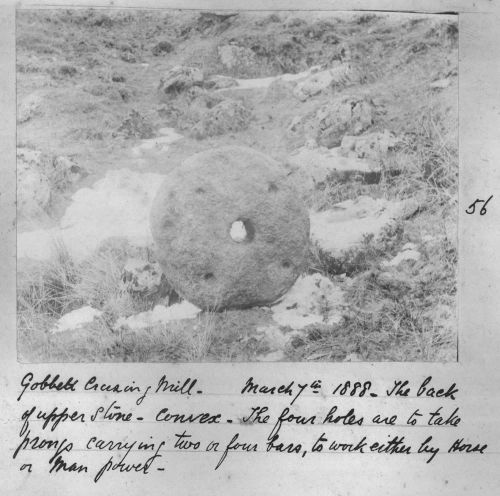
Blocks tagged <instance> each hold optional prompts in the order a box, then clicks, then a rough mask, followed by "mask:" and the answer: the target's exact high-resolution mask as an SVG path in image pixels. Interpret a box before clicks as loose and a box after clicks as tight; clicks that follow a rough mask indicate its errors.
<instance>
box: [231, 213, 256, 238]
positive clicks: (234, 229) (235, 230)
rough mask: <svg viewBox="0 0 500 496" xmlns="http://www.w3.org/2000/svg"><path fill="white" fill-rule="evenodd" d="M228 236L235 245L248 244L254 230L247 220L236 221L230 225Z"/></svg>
mask: <svg viewBox="0 0 500 496" xmlns="http://www.w3.org/2000/svg"><path fill="white" fill-rule="evenodd" d="M229 235H230V236H231V239H232V240H233V241H236V243H243V242H248V241H251V240H252V239H253V236H254V229H253V225H252V223H251V222H250V221H249V220H247V219H238V220H235V221H234V222H233V223H232V224H231V230H230V231H229Z"/></svg>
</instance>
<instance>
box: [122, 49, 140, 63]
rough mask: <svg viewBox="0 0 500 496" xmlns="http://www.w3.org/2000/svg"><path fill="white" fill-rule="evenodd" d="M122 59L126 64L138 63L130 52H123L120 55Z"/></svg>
mask: <svg viewBox="0 0 500 496" xmlns="http://www.w3.org/2000/svg"><path fill="white" fill-rule="evenodd" d="M120 59H122V60H123V61H124V62H128V63H129V64H135V63H136V62H137V58H136V57H135V55H134V54H133V53H131V52H129V51H126V52H122V53H121V54H120Z"/></svg>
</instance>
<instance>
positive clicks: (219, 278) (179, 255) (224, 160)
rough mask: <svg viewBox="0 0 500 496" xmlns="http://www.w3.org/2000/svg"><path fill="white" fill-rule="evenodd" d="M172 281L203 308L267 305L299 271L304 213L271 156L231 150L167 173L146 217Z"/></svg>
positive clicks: (305, 224)
mask: <svg viewBox="0 0 500 496" xmlns="http://www.w3.org/2000/svg"><path fill="white" fill-rule="evenodd" d="M151 230H152V233H153V238H154V240H155V244H156V249H157V258H158V261H159V262H160V264H161V266H162V269H163V271H164V273H165V275H166V277H167V280H168V281H169V283H170V284H171V285H172V286H173V287H174V289H175V290H176V291H177V292H178V293H179V294H180V295H182V296H183V297H184V298H186V299H187V300H189V301H190V302H191V303H194V304H195V305H198V306H199V307H201V308H205V309H217V310H222V309H225V308H245V307H250V306H254V305H265V304H269V303H272V302H273V301H275V300H276V299H277V298H279V297H280V296H282V295H283V294H284V293H285V292H286V291H287V290H288V289H289V288H290V287H291V286H292V284H293V283H294V282H295V280H296V279H297V277H298V275H299V274H300V273H301V272H302V271H303V269H304V266H305V263H306V258H307V253H308V243H309V214H308V212H307V209H306V207H305V205H304V204H303V203H302V201H301V200H300V198H299V195H298V193H297V192H296V190H295V189H293V188H292V187H291V186H290V185H289V184H287V182H286V180H285V171H284V170H283V169H282V168H281V167H280V166H279V165H278V163H277V162H275V161H274V160H273V159H271V158H270V157H267V156H266V155H263V154H262V153H259V152H256V151H255V150H251V149H249V148H242V147H236V146H229V147H223V148H218V149H214V150H209V151H204V152H201V153H198V154H196V155H194V156H192V157H190V158H189V159H188V160H186V161H185V162H184V163H183V164H182V166H181V167H178V168H177V169H175V170H174V171H173V172H172V173H171V174H169V175H168V176H167V178H166V180H165V182H164V183H163V185H162V186H161V187H160V189H159V191H158V194H157V196H156V198H155V200H154V203H153V207H152V211H151Z"/></svg>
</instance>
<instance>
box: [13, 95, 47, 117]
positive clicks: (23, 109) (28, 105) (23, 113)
mask: <svg viewBox="0 0 500 496" xmlns="http://www.w3.org/2000/svg"><path fill="white" fill-rule="evenodd" d="M41 106H42V98H41V97H40V96H38V95H36V94H34V93H33V94H31V95H28V96H27V97H26V98H24V99H23V100H22V101H21V102H20V104H19V106H18V108H17V123H18V124H23V123H24V122H28V121H29V120H31V119H32V118H33V117H35V116H37V115H40V114H41Z"/></svg>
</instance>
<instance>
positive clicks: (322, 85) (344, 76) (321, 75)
mask: <svg viewBox="0 0 500 496" xmlns="http://www.w3.org/2000/svg"><path fill="white" fill-rule="evenodd" d="M350 74H351V66H350V65H349V64H339V65H338V66H336V67H333V68H332V69H328V70H326V71H319V72H316V73H315V74H311V75H310V76H308V77H307V78H306V79H305V80H304V81H301V82H299V83H297V86H296V87H295V89H294V90H293V94H294V95H295V96H296V97H297V98H298V99H299V100H301V101H305V100H307V99H308V98H310V97H311V96H314V95H317V94H318V93H321V92H322V91H323V90H325V89H327V88H329V87H331V86H332V85H333V84H342V83H344V82H346V81H348V79H349V76H350Z"/></svg>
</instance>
